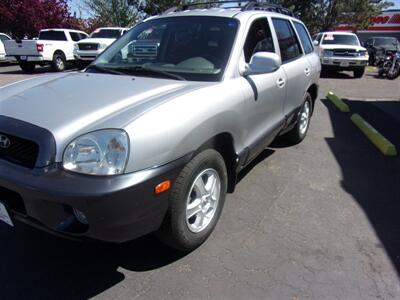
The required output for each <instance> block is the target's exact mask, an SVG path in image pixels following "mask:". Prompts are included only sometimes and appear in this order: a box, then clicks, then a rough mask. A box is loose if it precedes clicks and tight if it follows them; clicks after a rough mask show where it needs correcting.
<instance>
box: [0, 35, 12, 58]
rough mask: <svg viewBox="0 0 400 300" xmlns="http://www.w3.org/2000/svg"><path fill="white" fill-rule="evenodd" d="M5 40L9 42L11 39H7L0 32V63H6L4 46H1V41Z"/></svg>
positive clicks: (7, 37) (6, 36)
mask: <svg viewBox="0 0 400 300" xmlns="http://www.w3.org/2000/svg"><path fill="white" fill-rule="evenodd" d="M7 40H11V37H9V36H8V35H7V34H5V33H1V32H0V63H3V62H8V59H7V58H6V49H4V44H3V41H7Z"/></svg>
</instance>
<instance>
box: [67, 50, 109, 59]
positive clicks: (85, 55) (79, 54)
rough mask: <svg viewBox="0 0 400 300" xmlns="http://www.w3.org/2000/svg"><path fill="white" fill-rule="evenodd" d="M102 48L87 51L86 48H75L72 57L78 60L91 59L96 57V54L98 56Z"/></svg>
mask: <svg viewBox="0 0 400 300" xmlns="http://www.w3.org/2000/svg"><path fill="white" fill-rule="evenodd" d="M103 51H104V49H101V50H93V51H88V50H75V51H74V57H75V59H78V60H85V61H93V60H95V59H96V57H97V56H99V55H100V54H101V53H102V52H103Z"/></svg>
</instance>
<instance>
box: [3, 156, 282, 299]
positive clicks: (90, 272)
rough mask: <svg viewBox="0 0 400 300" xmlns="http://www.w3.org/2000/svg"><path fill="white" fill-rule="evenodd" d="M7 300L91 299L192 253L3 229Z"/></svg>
mask: <svg viewBox="0 0 400 300" xmlns="http://www.w3.org/2000/svg"><path fill="white" fill-rule="evenodd" d="M274 152H275V151H274V150H271V149H265V150H264V151H263V152H262V153H261V154H260V155H259V156H258V157H257V158H256V159H255V160H254V161H253V162H251V163H250V164H249V165H248V166H246V168H244V169H243V170H242V171H241V172H240V173H239V176H238V177H239V178H238V181H240V180H242V179H243V178H244V177H245V176H246V175H247V174H248V173H249V172H250V171H251V170H252V169H253V168H254V167H255V166H256V165H257V164H259V163H260V162H262V161H264V160H265V159H267V158H268V157H269V156H271V155H272V154H273V153H274ZM0 239H1V241H2V242H3V244H2V247H0V256H1V257H3V261H2V262H1V264H0V291H1V299H41V300H42V299H88V298H91V297H94V296H96V295H98V294H100V293H102V292H104V291H106V290H108V289H109V288H111V287H112V286H114V285H116V284H118V283H120V282H122V281H123V280H124V279H125V276H124V274H123V272H121V271H120V268H122V269H126V270H129V271H133V272H146V271H149V270H155V269H159V268H162V267H164V266H167V265H169V264H171V263H173V262H175V261H177V260H179V259H181V258H183V257H184V256H185V255H187V254H188V253H182V252H178V251H174V250H172V249H170V248H168V247H166V246H164V245H163V244H161V243H160V242H159V241H158V240H157V239H156V238H155V237H154V236H153V235H151V234H150V235H147V236H145V237H142V238H139V239H137V240H134V241H131V242H129V243H124V244H120V245H118V244H107V243H100V242H77V241H71V240H67V239H62V238H59V237H56V236H52V235H49V234H47V233H44V232H41V231H38V230H36V229H33V228H31V227H29V226H26V225H23V224H20V223H18V224H16V227H15V228H11V227H8V226H7V225H3V224H0Z"/></svg>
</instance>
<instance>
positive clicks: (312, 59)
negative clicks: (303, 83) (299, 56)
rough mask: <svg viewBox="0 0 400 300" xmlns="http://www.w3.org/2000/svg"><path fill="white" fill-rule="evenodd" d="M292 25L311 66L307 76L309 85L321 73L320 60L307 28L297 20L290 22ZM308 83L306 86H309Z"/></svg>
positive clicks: (317, 78) (316, 80) (316, 79)
mask: <svg viewBox="0 0 400 300" xmlns="http://www.w3.org/2000/svg"><path fill="white" fill-rule="evenodd" d="M292 23H293V25H294V28H295V29H296V32H297V37H298V38H299V40H300V42H301V45H302V48H303V53H304V55H305V58H306V59H307V60H308V62H309V63H310V66H311V68H310V69H311V74H310V76H308V77H309V79H310V81H309V85H310V84H311V83H312V82H318V80H319V77H320V73H321V65H320V60H319V56H318V54H317V53H316V52H315V51H314V44H313V42H312V40H311V36H310V34H309V32H308V30H307V28H306V27H305V26H304V24H303V23H301V22H298V21H293V22H292ZM309 85H308V86H309Z"/></svg>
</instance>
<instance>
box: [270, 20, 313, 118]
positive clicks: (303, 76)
mask: <svg viewBox="0 0 400 300" xmlns="http://www.w3.org/2000/svg"><path fill="white" fill-rule="evenodd" d="M272 23H273V25H274V28H275V33H276V38H277V40H278V44H279V51H280V55H281V59H282V68H283V70H284V72H285V74H286V78H287V82H286V86H287V96H286V101H285V103H284V105H283V111H284V114H285V116H286V117H288V118H289V117H292V116H294V114H295V113H296V112H297V110H298V109H299V108H300V107H301V105H302V104H303V101H304V95H305V92H306V90H307V88H308V86H309V82H310V77H311V75H312V69H311V64H310V62H309V61H308V60H307V59H306V58H305V57H304V53H303V49H302V47H301V45H300V42H299V39H298V37H297V35H296V33H295V31H294V28H293V25H292V23H291V22H290V21H289V20H288V19H283V18H272Z"/></svg>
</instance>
